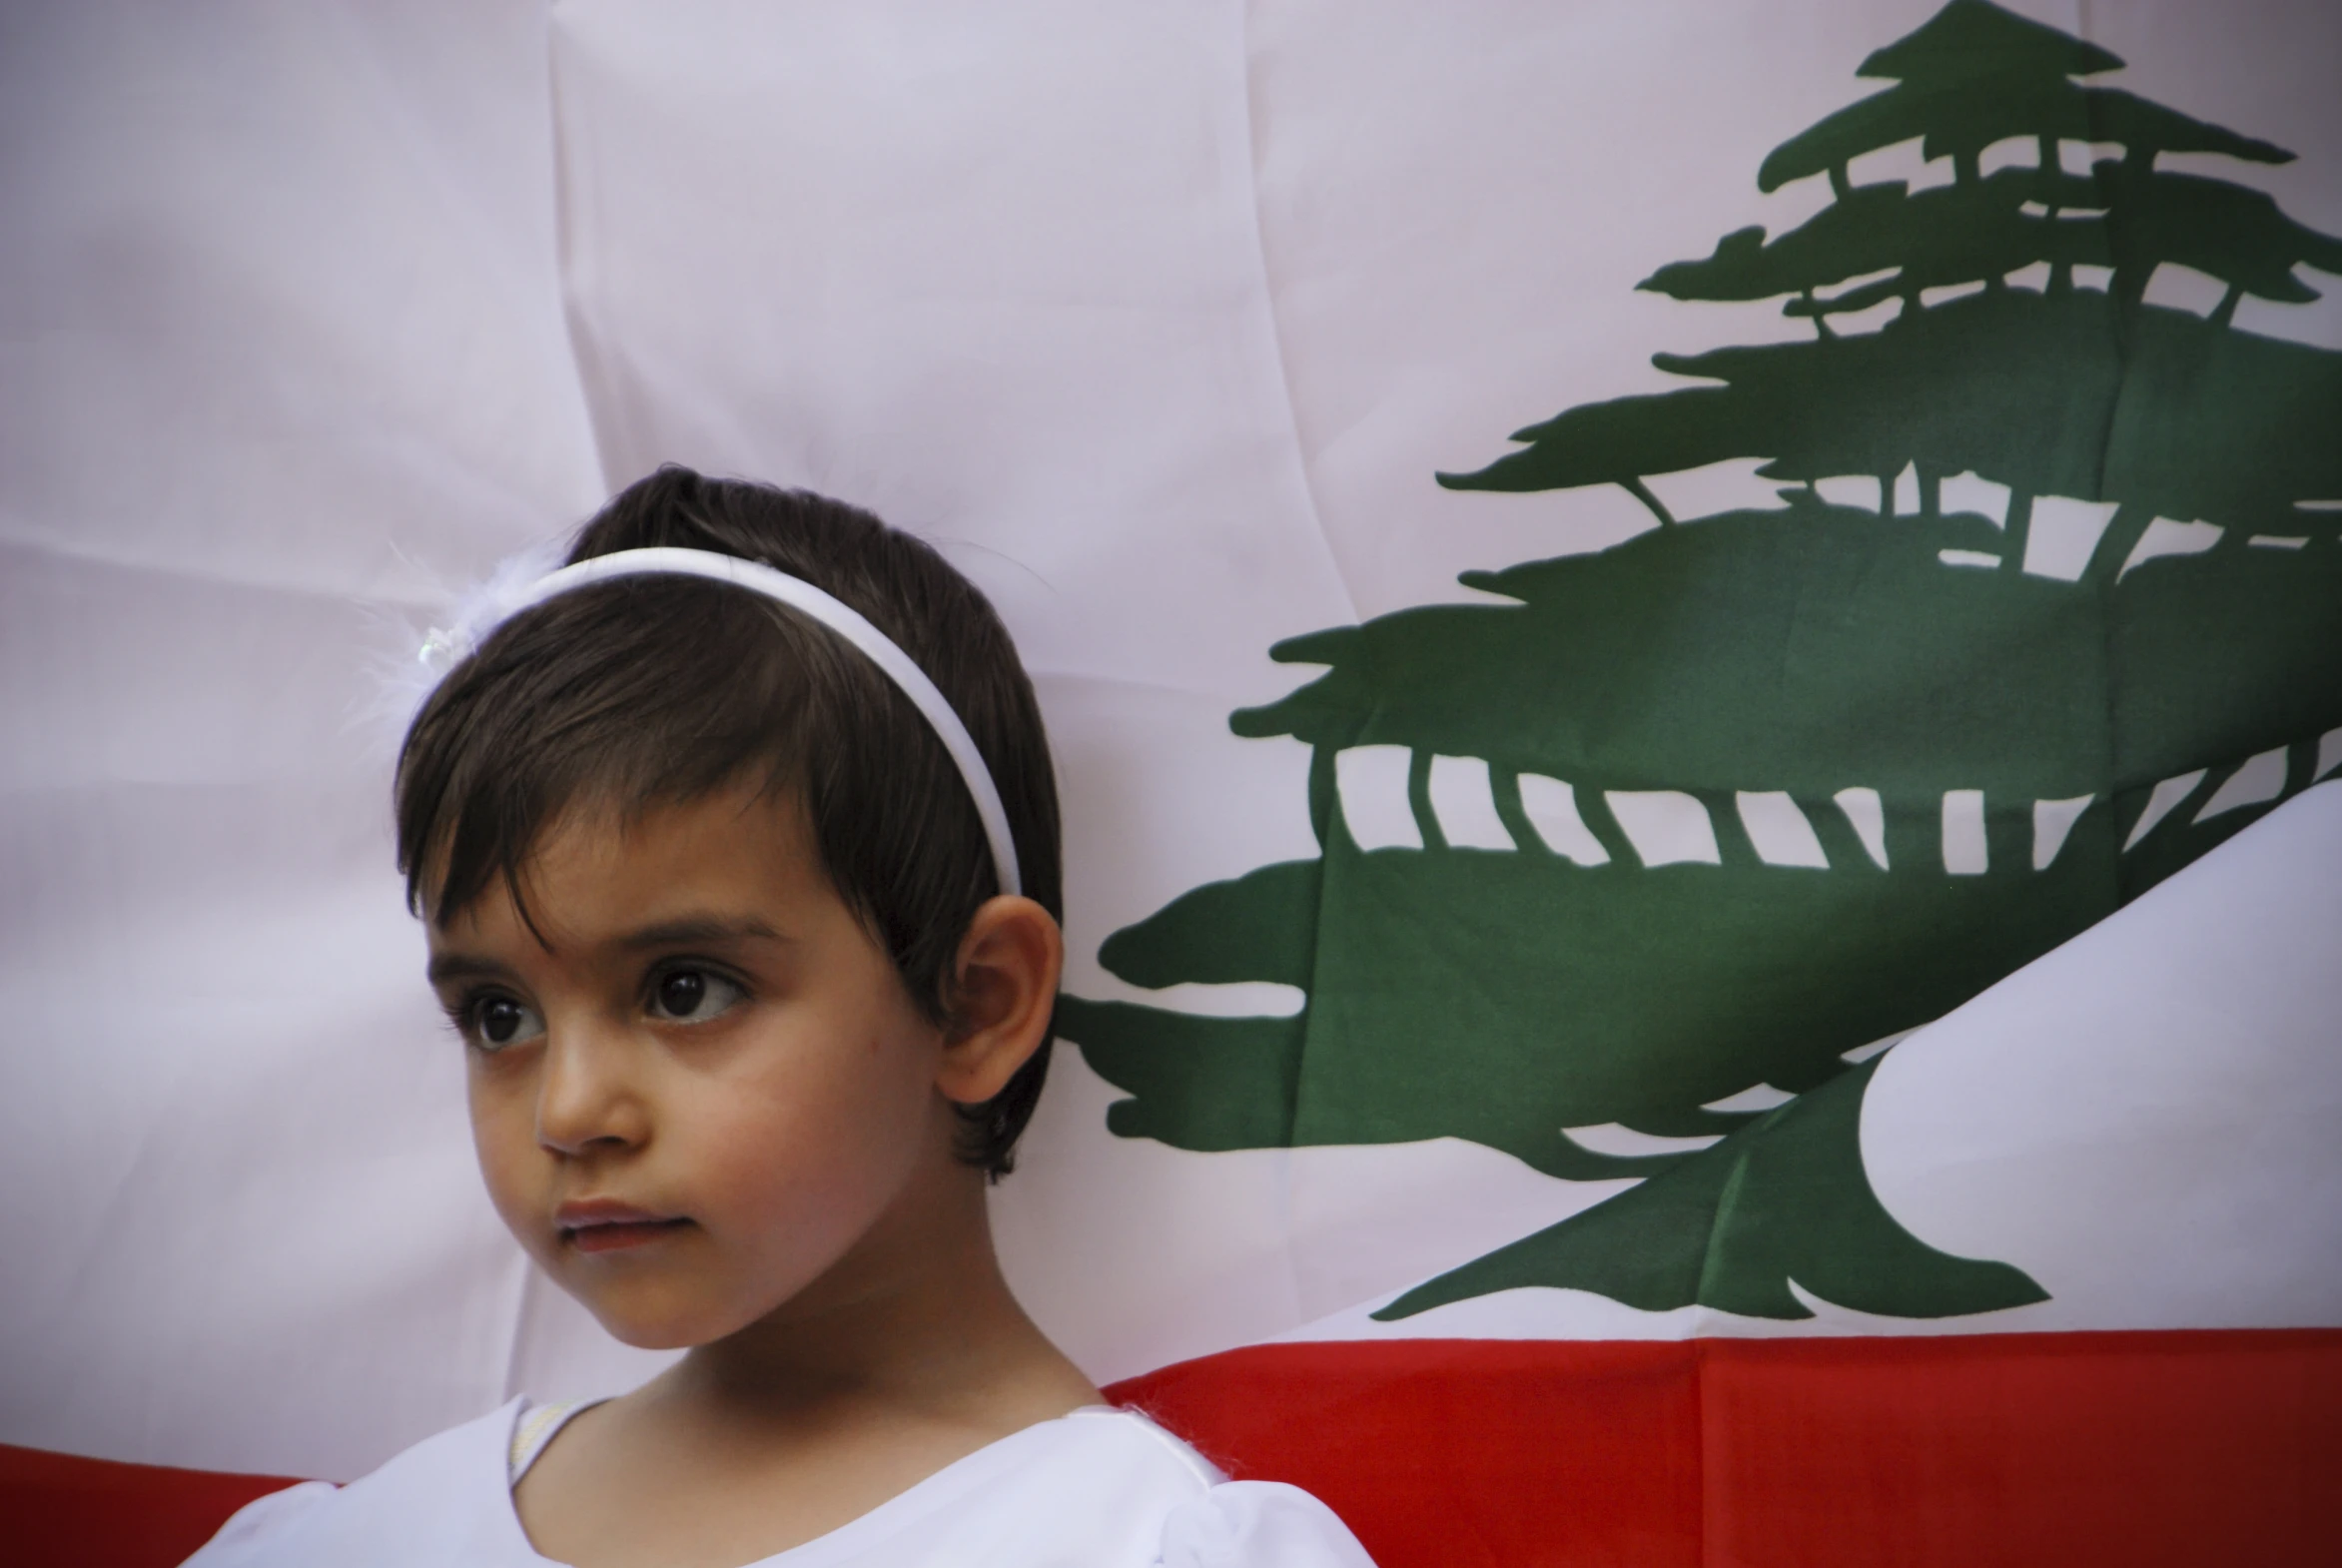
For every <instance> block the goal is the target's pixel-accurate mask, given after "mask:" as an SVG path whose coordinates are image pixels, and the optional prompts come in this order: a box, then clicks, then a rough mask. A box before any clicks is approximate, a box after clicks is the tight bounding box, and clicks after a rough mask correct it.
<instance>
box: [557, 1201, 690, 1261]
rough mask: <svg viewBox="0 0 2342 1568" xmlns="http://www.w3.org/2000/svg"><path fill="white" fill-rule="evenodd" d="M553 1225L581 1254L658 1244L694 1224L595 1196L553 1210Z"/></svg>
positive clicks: (672, 1215)
mask: <svg viewBox="0 0 2342 1568" xmlns="http://www.w3.org/2000/svg"><path fill="white" fill-rule="evenodd" d="M553 1223H554V1225H555V1226H556V1227H558V1228H559V1230H560V1232H561V1238H562V1239H563V1240H565V1241H567V1242H568V1243H569V1244H570V1245H572V1246H574V1247H576V1248H577V1250H579V1251H580V1252H608V1251H614V1250H616V1249H617V1248H619V1247H627V1246H641V1245H643V1244H644V1243H645V1242H649V1241H655V1240H657V1239H658V1238H659V1237H661V1236H664V1235H671V1234H673V1233H674V1232H675V1231H676V1230H678V1229H680V1228H681V1227H682V1226H684V1225H687V1224H689V1223H691V1221H690V1220H689V1219H686V1218H683V1217H681V1216H679V1215H674V1214H654V1213H651V1212H650V1211H649V1210H647V1209H641V1208H636V1207H634V1206H633V1205H632V1204H631V1203H621V1202H617V1201H615V1200H614V1199H611V1198H606V1197H592V1198H586V1199H583V1200H582V1201H579V1202H572V1203H563V1204H562V1205H561V1206H560V1207H559V1208H556V1209H554V1210H553Z"/></svg>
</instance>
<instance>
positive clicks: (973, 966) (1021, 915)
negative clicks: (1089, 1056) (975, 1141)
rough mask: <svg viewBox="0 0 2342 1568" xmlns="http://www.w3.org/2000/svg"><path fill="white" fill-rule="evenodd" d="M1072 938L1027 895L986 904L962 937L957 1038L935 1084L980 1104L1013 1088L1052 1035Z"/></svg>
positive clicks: (964, 1101)
mask: <svg viewBox="0 0 2342 1568" xmlns="http://www.w3.org/2000/svg"><path fill="white" fill-rule="evenodd" d="M1065 963H1066V939H1065V936H1064V934H1063V933H1061V932H1060V931H1059V930H1058V923H1057V922H1056V921H1055V920H1053V919H1051V918H1050V913H1049V911H1048V910H1046V909H1043V908H1042V907H1041V906H1040V905H1039V904H1036V903H1034V902H1033V900H1031V899H1029V898H1015V897H1010V896H1007V895H1003V896H1001V897H999V898H994V899H988V900H987V901H986V902H985V903H984V905H983V907H981V908H980V909H978V910H977V911H976V918H975V919H974V920H972V921H970V922H969V923H968V934H967V935H966V936H964V937H962V938H961V939H960V952H959V957H958V959H957V960H956V961H955V964H954V967H953V971H952V1004H953V1005H952V1018H953V1021H954V1022H953V1028H952V1033H951V1035H950V1037H949V1039H947V1040H946V1041H945V1043H944V1058H943V1067H942V1071H941V1072H940V1073H939V1074H938V1075H937V1078H936V1087H937V1088H938V1089H940V1090H942V1091H943V1093H944V1096H945V1098H947V1099H950V1100H954V1101H957V1102H959V1103H960V1104H961V1105H967V1106H975V1105H982V1104H983V1103H984V1102H985V1101H988V1100H990V1099H992V1098H993V1097H994V1096H996V1095H998V1094H999V1093H1000V1092H1001V1091H1002V1090H1003V1089H1005V1088H1007V1087H1008V1083H1009V1080H1010V1079H1011V1078H1013V1077H1014V1076H1016V1072H1017V1069H1019V1068H1021V1067H1023V1066H1024V1065H1025V1063H1026V1062H1027V1061H1028V1060H1029V1059H1030V1058H1031V1057H1032V1055H1033V1053H1034V1052H1036V1051H1038V1050H1040V1049H1041V1044H1042V1041H1043V1039H1044V1038H1045V1037H1046V1036H1047V1035H1048V1033H1049V1020H1050V1015H1051V1013H1052V1012H1053V1011H1055V1009H1056V1007H1057V999H1058V978H1059V976H1060V974H1061V973H1062V972H1063V971H1064V969H1065Z"/></svg>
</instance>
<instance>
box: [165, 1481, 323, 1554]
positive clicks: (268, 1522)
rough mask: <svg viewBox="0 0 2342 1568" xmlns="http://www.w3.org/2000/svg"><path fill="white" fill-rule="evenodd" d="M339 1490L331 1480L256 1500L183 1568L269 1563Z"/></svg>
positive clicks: (230, 1521) (221, 1527)
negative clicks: (318, 1507) (321, 1504)
mask: <svg viewBox="0 0 2342 1568" xmlns="http://www.w3.org/2000/svg"><path fill="white" fill-rule="evenodd" d="M340 1490H341V1488H340V1487H338V1486H336V1485H334V1483H333V1482H331V1481H303V1482H302V1483H301V1484H300V1485H298V1486H288V1487H286V1488H285V1489H284V1490H283V1491H281V1492H270V1493H268V1494H267V1495H266V1496H263V1497H256V1498H254V1499H253V1500H252V1501H251V1502H249V1503H246V1504H245V1505H244V1506H243V1507H242V1508H239V1509H237V1510H236V1512H234V1513H233V1514H230V1515H229V1516H228V1522H227V1523H226V1524H224V1525H222V1526H220V1533H219V1534H218V1535H215V1536H213V1537H212V1538H211V1540H210V1541H208V1542H206V1543H205V1544H204V1547H203V1549H202V1550H201V1551H199V1552H197V1553H196V1554H195V1555H194V1556H193V1557H190V1558H189V1559H188V1560H187V1561H186V1563H184V1564H183V1565H182V1568H242V1565H243V1564H246V1563H265V1562H268V1561H270V1560H271V1558H272V1557H273V1555H274V1551H275V1549H276V1548H277V1547H280V1546H282V1545H284V1544H285V1541H286V1538H287V1537H288V1536H290V1535H291V1534H293V1533H294V1532H295V1531H296V1530H298V1529H299V1528H300V1526H301V1524H302V1522H303V1521H304V1520H306V1519H307V1518H309V1517H310V1515H311V1513H312V1512H313V1511H314V1510H315V1509H316V1508H317V1506H318V1505H319V1504H320V1503H322V1502H324V1501H326V1500H327V1499H328V1498H330V1497H332V1496H333V1495H334V1494H335V1493H336V1492H338V1491H340Z"/></svg>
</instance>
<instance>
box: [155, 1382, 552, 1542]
mask: <svg viewBox="0 0 2342 1568" xmlns="http://www.w3.org/2000/svg"><path fill="white" fill-rule="evenodd" d="M523 1407H524V1404H523V1401H521V1400H518V1399H515V1400H513V1401H512V1402H511V1403H509V1404H506V1405H503V1406H501V1407H500V1408H498V1409H495V1410H491V1411H489V1412H488V1413H487V1414H486V1415H483V1416H480V1417H479V1418H478V1419H476V1420H472V1421H466V1422H465V1423H463V1424H462V1425H461V1426H453V1427H449V1428H448V1429H447V1430H445V1431H443V1432H440V1433H438V1434H437V1435H436V1436H432V1437H426V1438H424V1439H423V1440H422V1441H421V1442H419V1443H416V1444H415V1445H414V1446H413V1447H411V1448H408V1449H406V1450H405V1451H404V1452H402V1453H400V1454H398V1455H396V1456H395V1457H394V1458H392V1459H390V1461H389V1462H388V1463H387V1464H385V1465H384V1466H383V1467H382V1468H381V1469H379V1470H376V1471H374V1472H372V1473H371V1474H368V1475H365V1476H362V1477H360V1478H359V1479H358V1480H355V1481H352V1482H351V1483H350V1484H348V1485H347V1486H335V1485H333V1484H332V1483H330V1482H326V1481H305V1482H303V1483H302V1484H301V1485H299V1486H293V1487H288V1488H286V1489H285V1490H284V1491H281V1492H271V1493H270V1494H269V1495H268V1496H266V1497H262V1498H259V1499H257V1500H256V1501H254V1502H252V1503H250V1504H248V1505H247V1506H245V1507H244V1508H243V1509H241V1510H240V1511H239V1512H237V1513H236V1514H235V1515H234V1516H233V1517H232V1518H230V1519H229V1521H228V1522H227V1523H226V1524H224V1525H222V1526H221V1527H220V1533H219V1534H217V1535H215V1536H213V1537H212V1539H211V1541H210V1542H209V1543H208V1544H207V1545H206V1546H205V1547H204V1548H203V1550H201V1551H199V1552H197V1553H196V1554H195V1556H193V1557H191V1558H189V1559H188V1561H187V1565H186V1568H279V1565H287V1568H290V1565H292V1564H297V1563H298V1564H314V1563H328V1562H330V1563H334V1564H336V1565H338V1568H339V1565H348V1568H390V1565H392V1564H407V1563H414V1562H424V1561H440V1562H461V1563H466V1564H476V1565H478V1568H506V1565H513V1568H519V1565H527V1568H536V1565H538V1564H541V1563H542V1561H543V1559H541V1558H539V1557H538V1556H537V1555H536V1554H535V1553H534V1552H532V1551H530V1550H529V1549H528V1538H527V1537H526V1536H525V1535H524V1534H522V1533H521V1530H520V1525H519V1521H518V1519H517V1518H516V1517H515V1516H514V1515H513V1512H512V1505H511V1494H510V1492H509V1491H508V1490H507V1486H506V1479H505V1477H506V1475H507V1466H508V1463H509V1453H510V1449H511V1445H512V1436H513V1427H514V1423H515V1422H516V1421H517V1420H518V1419H519V1417H520V1414H521V1411H522V1409H523Z"/></svg>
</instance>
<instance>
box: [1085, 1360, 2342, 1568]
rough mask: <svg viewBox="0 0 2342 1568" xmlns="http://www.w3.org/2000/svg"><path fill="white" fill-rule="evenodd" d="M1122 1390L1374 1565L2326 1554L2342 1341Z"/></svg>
mask: <svg viewBox="0 0 2342 1568" xmlns="http://www.w3.org/2000/svg"><path fill="white" fill-rule="evenodd" d="M1108 1392H1109V1394H1110V1395H1111V1396H1112V1397H1114V1398H1115V1399H1117V1400H1118V1401H1120V1402H1123V1403H1126V1404H1135V1405H1138V1406H1141V1407H1143V1408H1145V1409H1146V1410H1148V1411H1149V1412H1151V1413H1152V1414H1154V1415H1156V1416H1157V1417H1158V1418H1159V1419H1161V1420H1162V1421H1163V1422H1164V1424H1165V1425H1167V1426H1169V1427H1171V1428H1172V1429H1173V1430H1175V1431H1178V1432H1180V1433H1182V1434H1183V1435H1185V1436H1187V1437H1188V1438H1189V1439H1190V1440H1192V1441H1194V1442H1195V1443H1196V1445H1197V1446H1198V1447H1200V1448H1201V1449H1203V1451H1204V1452H1205V1453H1207V1454H1209V1455H1211V1456H1212V1457H1213V1458H1214V1459H1216V1460H1218V1461H1220V1462H1221V1463H1222V1465H1223V1466H1224V1467H1225V1468H1227V1469H1228V1470H1229V1471H1230V1472H1231V1473H1232V1474H1235V1475H1238V1476H1252V1477H1259V1478H1271V1479H1278V1480H1288V1481H1292V1482H1294V1483H1296V1484H1298V1485H1301V1486H1304V1487H1306V1488H1308V1489H1309V1490H1310V1491H1312V1492H1314V1493H1316V1494H1317V1495H1318V1496H1320V1497H1322V1498H1323V1499H1325V1501H1326V1502H1327V1503H1329V1504H1331V1505H1332V1506H1333V1507H1334V1508H1335V1509H1336V1510H1337V1511H1338V1512H1340V1513H1341V1515H1342V1516H1343V1517H1344V1518H1345V1519H1347V1520H1348V1521H1349V1522H1350V1524H1351V1527H1352V1528H1353V1529H1355V1530H1356V1531H1357V1533H1358V1536H1359V1538H1360V1540H1362V1541H1363V1542H1364V1543H1365V1545H1366V1547H1367V1549H1368V1550H1369V1551H1370V1552H1372V1553H1373V1555H1374V1557H1375V1560H1376V1562H1377V1563H1379V1564H1381V1568H1434V1565H1439V1568H1464V1565H1478V1564H1488V1565H1491V1568H1495V1565H1502V1568H1530V1565H1536V1564H1547V1563H1550V1564H1555V1565H1561V1564H1569V1565H1572V1568H1585V1565H1594V1564H1609V1563H1617V1564H1635V1565H1638V1568H1673V1565H1683V1568H1694V1565H1703V1568H1705V1565H1724V1564H1731V1565H1736V1568H1737V1565H1743V1564H1746V1565H1772V1564H1779V1565H1782V1568H1793V1565H1794V1568H1837V1565H1841V1564H1843V1565H1846V1568H1856V1565H1861V1568H1875V1565H1879V1564H1897V1565H1912V1568H1925V1565H1934V1564H1942V1565H1944V1568H1954V1565H1956V1568H1978V1565H1985V1564H1992V1565H2007V1568H2034V1565H2038V1568H2052V1565H2054V1568H2071V1565H2074V1564H2088V1563H2122V1564H2126V1565H2131V1564H2137V1565H2147V1564H2166V1563H2168V1564H2174V1565H2177V1564H2187V1565H2190V1568H2197V1565H2201V1564H2204V1563H2220V1564H2258V1563H2269V1564H2278V1563H2284V1564H2300V1563H2310V1562H2333V1561H2342V1548H2338V1547H2336V1546H2335V1544H2334V1539H2335V1534H2336V1529H2337V1521H2336V1519H2335V1517H2334V1515H2335V1512H2336V1505H2337V1502H2342V1330H2300V1331H2292V1330H2286V1331H2239V1332H2214V1331H2190V1332H2173V1333H2074V1334H1994V1335H1965V1336H1958V1337H1944V1338H1936V1337H1923V1338H1906V1337H1894V1338H1847V1339H1701V1340H1693V1341H1688V1342H1686V1341H1674V1342H1634V1341H1600V1342H1585V1341H1568V1340H1403V1339H1402V1340H1380V1341H1367V1342H1354V1343H1309V1344H1283V1345H1258V1346H1253V1347H1250V1348H1247V1349H1242V1350H1233V1351H1228V1352H1226V1353H1224V1354H1220V1355H1214V1356H1206V1357H1204V1358H1202V1359H1200V1360H1196V1361H1188V1362H1184V1363H1181V1364H1179V1365H1177V1366H1171V1367H1166V1368H1164V1369H1163V1370H1161V1371H1157V1372H1151V1373H1149V1374H1147V1375H1146V1376H1144V1377H1138V1378H1133V1379H1131V1380H1130V1381H1128V1382H1124V1383H1118V1384H1116V1385H1115V1386H1114V1387H1113V1388H1111V1389H1109V1390H1108Z"/></svg>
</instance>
